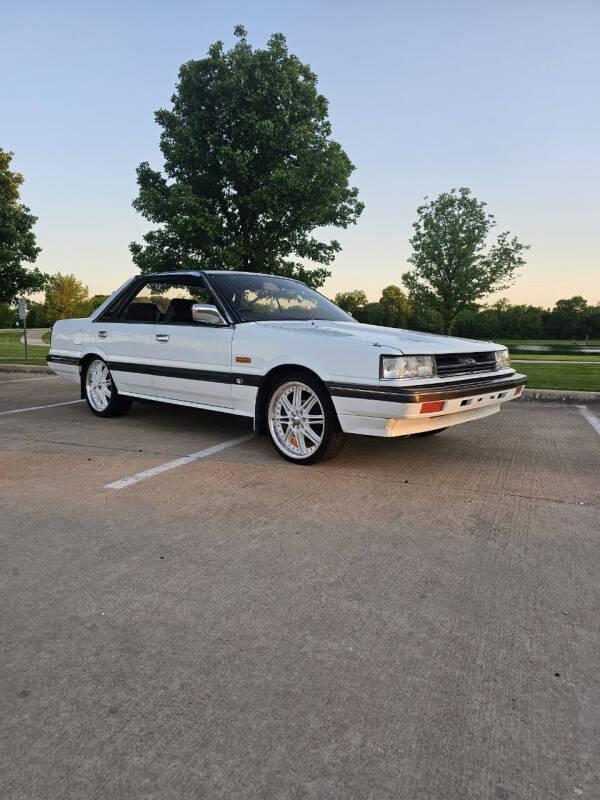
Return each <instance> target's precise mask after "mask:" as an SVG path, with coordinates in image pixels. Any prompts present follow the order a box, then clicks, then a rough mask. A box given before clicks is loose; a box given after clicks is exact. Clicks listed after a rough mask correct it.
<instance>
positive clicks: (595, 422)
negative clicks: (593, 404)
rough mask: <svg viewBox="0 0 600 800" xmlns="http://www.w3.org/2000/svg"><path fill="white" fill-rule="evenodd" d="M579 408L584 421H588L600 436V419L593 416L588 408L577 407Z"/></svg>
mask: <svg viewBox="0 0 600 800" xmlns="http://www.w3.org/2000/svg"><path fill="white" fill-rule="evenodd" d="M577 408H578V409H579V413H580V414H581V416H582V417H583V418H584V419H587V421H588V422H589V423H590V425H591V426H592V428H593V429H594V430H595V431H596V433H597V434H599V435H600V419H598V417H597V416H596V415H595V414H592V412H591V411H590V410H589V408H588V407H587V406H577Z"/></svg>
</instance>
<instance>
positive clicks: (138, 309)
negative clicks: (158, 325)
mask: <svg viewBox="0 0 600 800" xmlns="http://www.w3.org/2000/svg"><path fill="white" fill-rule="evenodd" d="M159 317H160V311H159V310H158V307H157V306H155V305H154V303H130V305H129V308H128V309H127V312H126V314H125V319H131V320H136V321H139V322H156V321H157V320H158V318H159Z"/></svg>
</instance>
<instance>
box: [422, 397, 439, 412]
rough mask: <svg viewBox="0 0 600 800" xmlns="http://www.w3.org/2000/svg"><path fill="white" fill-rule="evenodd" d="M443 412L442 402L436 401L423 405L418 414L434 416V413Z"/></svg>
mask: <svg viewBox="0 0 600 800" xmlns="http://www.w3.org/2000/svg"><path fill="white" fill-rule="evenodd" d="M443 410H444V401H443V400H436V401H435V402H433V403H423V404H422V405H421V410H420V411H419V414H435V412H436V411H443Z"/></svg>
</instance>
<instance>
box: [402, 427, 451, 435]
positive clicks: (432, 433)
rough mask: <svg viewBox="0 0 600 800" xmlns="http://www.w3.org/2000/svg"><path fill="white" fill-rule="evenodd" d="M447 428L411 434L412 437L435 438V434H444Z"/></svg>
mask: <svg viewBox="0 0 600 800" xmlns="http://www.w3.org/2000/svg"><path fill="white" fill-rule="evenodd" d="M445 430H447V428H436V429H435V430H434V431H421V432H420V433H411V436H433V435H434V433H443V431H445Z"/></svg>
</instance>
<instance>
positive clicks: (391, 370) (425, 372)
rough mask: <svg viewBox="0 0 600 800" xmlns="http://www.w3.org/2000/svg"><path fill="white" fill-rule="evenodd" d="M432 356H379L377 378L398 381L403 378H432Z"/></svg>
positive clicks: (433, 365)
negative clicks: (379, 362) (379, 363)
mask: <svg viewBox="0 0 600 800" xmlns="http://www.w3.org/2000/svg"><path fill="white" fill-rule="evenodd" d="M434 374H435V364H434V361H433V356H381V365H380V370H379V377H380V378H382V379H383V380H390V381H391V380H393V381H398V380H402V379H404V378H433V376H434Z"/></svg>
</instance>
